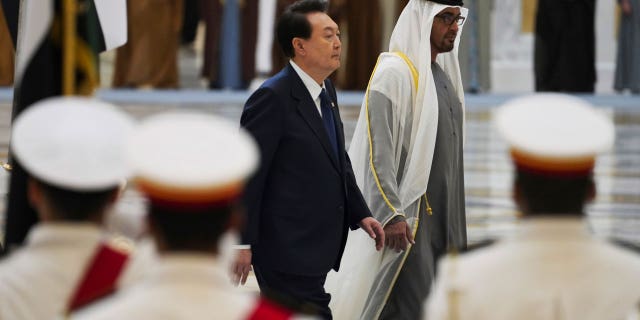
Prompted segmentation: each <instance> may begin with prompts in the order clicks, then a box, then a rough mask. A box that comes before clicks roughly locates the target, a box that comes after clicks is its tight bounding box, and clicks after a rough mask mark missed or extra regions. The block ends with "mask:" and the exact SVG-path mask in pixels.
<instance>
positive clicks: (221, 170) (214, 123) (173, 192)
mask: <svg viewBox="0 0 640 320" xmlns="http://www.w3.org/2000/svg"><path fill="white" fill-rule="evenodd" d="M128 156H129V160H130V163H131V166H132V168H133V171H134V176H135V180H136V183H137V184H138V187H139V188H140V189H141V191H142V192H143V193H145V194H146V195H147V196H148V197H149V198H150V200H151V201H152V202H159V203H161V204H167V205H175V206H182V205H184V206H191V205H195V206H209V205H218V204H220V205H224V204H226V203H229V202H232V201H233V200H235V199H236V198H237V197H238V196H239V195H240V193H241V192H242V190H243V187H244V183H245V181H246V180H247V178H248V177H249V176H250V175H251V174H252V173H253V172H254V170H255V169H256V167H257V165H258V148H257V146H256V144H255V142H254V140H253V138H251V136H250V135H249V134H248V133H246V132H245V131H244V130H243V129H240V128H239V126H238V125H237V124H236V123H233V122H230V121H228V120H225V119H223V118H220V117H217V116H213V115H207V114H201V113H186V112H182V113H179V112H170V113H165V114H159V115H155V116H151V117H149V118H147V119H146V120H145V121H143V122H142V124H141V125H140V126H139V127H138V128H137V130H136V132H135V133H134V135H133V137H132V139H131V141H130V143H129V145H128Z"/></svg>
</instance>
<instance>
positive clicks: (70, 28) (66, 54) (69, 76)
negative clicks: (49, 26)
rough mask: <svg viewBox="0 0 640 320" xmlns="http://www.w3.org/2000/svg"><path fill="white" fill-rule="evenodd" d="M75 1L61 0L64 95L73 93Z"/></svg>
mask: <svg viewBox="0 0 640 320" xmlns="http://www.w3.org/2000/svg"><path fill="white" fill-rule="evenodd" d="M76 1H77V0H63V2H62V25H63V27H62V39H63V40H62V41H63V46H62V48H63V49H62V95H65V96H69V95H73V94H74V93H75V92H74V91H75V90H74V87H75V82H76V81H75V80H76V79H75V70H74V64H75V49H76V43H75V42H76V35H75V33H76V12H77V8H76Z"/></svg>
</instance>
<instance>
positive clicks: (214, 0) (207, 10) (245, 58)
mask: <svg viewBox="0 0 640 320" xmlns="http://www.w3.org/2000/svg"><path fill="white" fill-rule="evenodd" d="M228 1H236V2H238V3H237V4H236V5H238V6H239V10H240V14H239V16H238V18H237V19H239V28H240V30H239V33H237V34H238V35H239V36H240V39H238V41H239V48H238V50H239V52H238V53H237V54H238V55H239V57H240V60H239V62H240V65H239V66H238V67H239V70H240V71H239V72H240V81H241V84H240V85H241V87H247V86H248V85H249V84H250V83H251V80H252V79H253V78H254V76H255V57H256V39H257V33H258V0H228ZM199 4H200V14H201V15H202V20H203V21H204V23H205V38H204V39H205V40H204V53H203V55H204V57H203V61H204V62H203V65H202V72H201V75H202V77H204V78H205V79H207V80H208V87H209V89H221V88H223V86H224V84H225V83H224V82H225V81H224V79H223V74H222V64H223V63H227V62H226V61H222V49H223V46H224V45H225V44H224V43H223V41H222V39H223V25H222V21H223V17H224V15H223V13H224V10H225V7H224V6H225V2H224V1H221V0H199ZM233 89H239V88H233Z"/></svg>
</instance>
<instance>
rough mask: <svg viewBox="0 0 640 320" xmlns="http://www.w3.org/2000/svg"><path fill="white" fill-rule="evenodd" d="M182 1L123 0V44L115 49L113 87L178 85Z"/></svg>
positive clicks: (164, 87) (166, 86) (169, 87)
mask: <svg viewBox="0 0 640 320" xmlns="http://www.w3.org/2000/svg"><path fill="white" fill-rule="evenodd" d="M183 1H184V0H161V1H158V0H132V1H127V21H128V25H127V31H128V39H129V40H128V41H127V44H125V45H124V46H122V47H120V48H118V50H117V51H116V62H115V69H114V74H113V84H112V85H113V87H114V88H123V87H124V88H158V89H172V88H178V87H179V85H180V83H179V82H180V78H179V74H178V48H179V45H180V35H181V29H182V16H183V13H182V9H183Z"/></svg>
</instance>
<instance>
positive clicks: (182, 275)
mask: <svg viewBox="0 0 640 320" xmlns="http://www.w3.org/2000/svg"><path fill="white" fill-rule="evenodd" d="M128 158H129V161H130V164H131V166H132V170H133V175H134V181H135V183H136V185H137V187H138V189H139V190H140V191H141V192H142V193H143V194H144V195H145V196H146V198H147V199H148V208H147V211H148V216H147V217H148V218H147V219H148V226H149V230H150V233H151V236H152V237H153V239H154V241H155V243H156V247H157V248H158V255H159V256H158V263H157V265H156V266H155V268H154V269H153V270H151V271H150V274H149V276H148V277H147V278H146V279H145V280H144V281H141V282H139V283H137V284H136V285H134V286H132V287H130V288H128V289H127V290H123V291H121V292H119V293H118V294H117V295H114V296H113V298H111V299H108V300H105V301H104V303H101V304H100V305H97V306H95V307H94V308H92V309H91V310H86V311H84V312H83V313H82V314H80V313H79V314H77V319H92V320H99V319H205V318H209V319H229V320H233V319H287V317H288V316H289V315H290V312H288V311H287V310H285V309H283V308H279V307H277V306H275V305H274V304H272V303H270V302H267V301H257V297H254V296H252V295H250V294H248V293H247V292H241V291H239V290H238V289H237V288H234V286H233V285H232V284H231V281H230V279H229V273H230V270H229V266H228V265H224V264H223V263H222V262H221V257H220V253H221V250H224V248H222V247H221V246H220V244H221V237H222V235H223V234H224V233H225V232H227V231H230V232H235V230H237V229H238V228H239V223H240V220H241V219H240V215H239V214H240V212H239V208H238V205H237V203H238V199H239V197H240V195H241V193H242V192H243V189H244V184H245V181H246V179H247V178H248V177H249V176H250V175H251V173H253V171H254V170H255V168H256V166H257V164H258V149H257V147H256V145H255V143H254V141H253V139H252V138H251V137H250V136H249V135H248V134H247V133H246V132H245V131H244V130H238V127H237V125H236V124H234V123H231V122H228V121H227V120H224V119H221V118H219V117H215V116H212V115H205V114H199V113H175V112H174V113H165V114H159V115H155V116H152V117H150V118H148V119H146V120H145V121H143V122H142V123H141V125H140V126H139V127H138V128H137V129H136V131H135V132H134V134H133V136H132V139H131V140H130V141H129V144H128ZM265 312H266V313H267V314H273V315H275V317H273V318H267V317H264V316H261V314H264V313H265Z"/></svg>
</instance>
